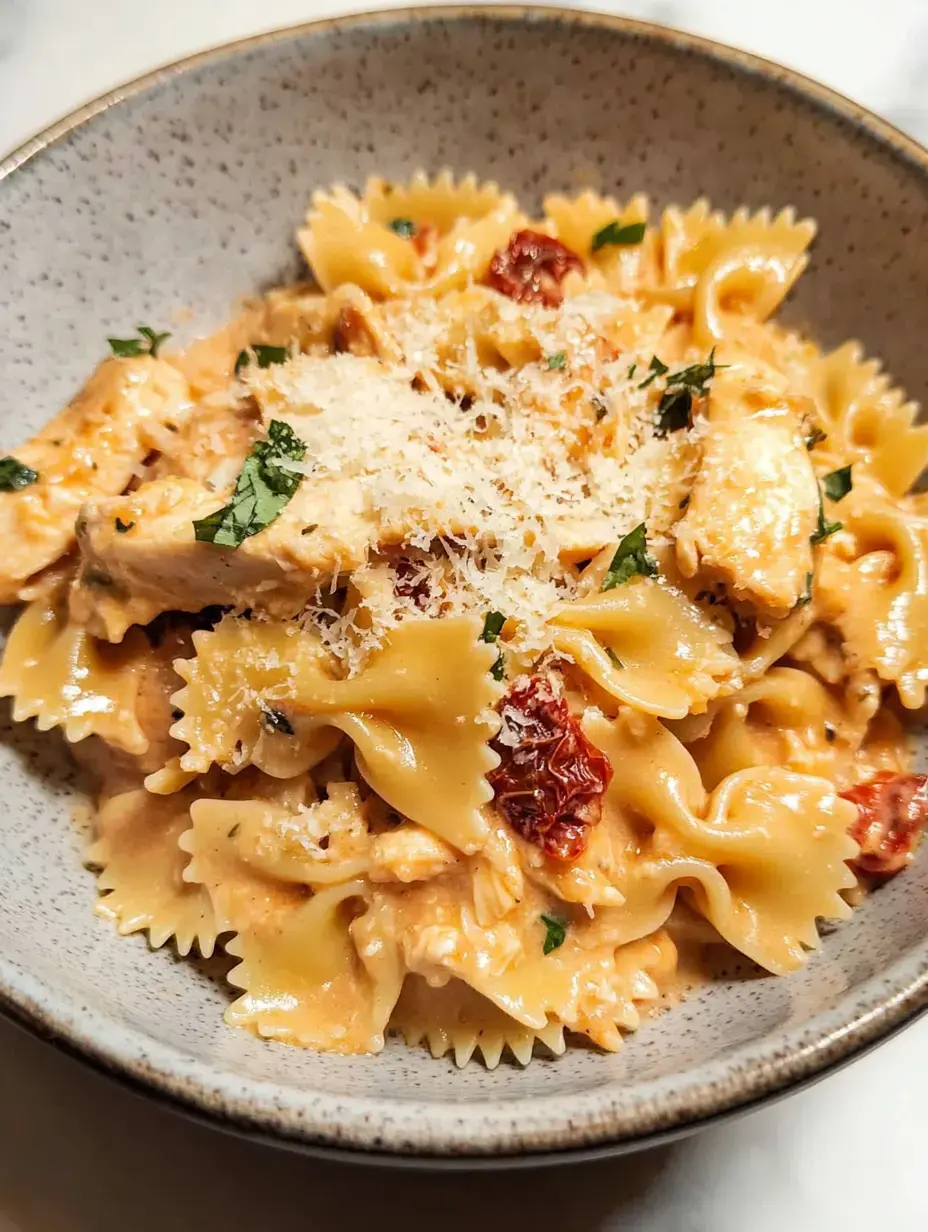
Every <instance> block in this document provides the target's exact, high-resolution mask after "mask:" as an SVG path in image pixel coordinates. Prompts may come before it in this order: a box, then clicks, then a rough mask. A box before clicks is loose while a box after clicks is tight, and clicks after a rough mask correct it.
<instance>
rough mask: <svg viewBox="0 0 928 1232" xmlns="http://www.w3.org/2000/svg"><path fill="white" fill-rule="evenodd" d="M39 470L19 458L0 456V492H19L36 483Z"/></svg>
mask: <svg viewBox="0 0 928 1232" xmlns="http://www.w3.org/2000/svg"><path fill="white" fill-rule="evenodd" d="M38 477H39V472H38V471H34V470H33V469H32V467H31V466H26V464H25V463H24V462H20V461H19V460H18V459H17V458H11V457H6V458H0V492H19V491H20V490H21V489H22V488H28V487H29V485H30V484H32V483H35V482H36V480H37V479H38Z"/></svg>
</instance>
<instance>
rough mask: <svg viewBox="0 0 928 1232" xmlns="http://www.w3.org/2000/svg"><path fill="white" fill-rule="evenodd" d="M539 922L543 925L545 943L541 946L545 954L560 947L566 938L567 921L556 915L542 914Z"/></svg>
mask: <svg viewBox="0 0 928 1232" xmlns="http://www.w3.org/2000/svg"><path fill="white" fill-rule="evenodd" d="M541 922H542V924H544V926H545V943H544V946H543V947H542V949H543V952H544V953H545V954H550V953H551V951H552V950H557V949H560V947H561V946H562V945H563V944H564V942H565V941H566V940H567V922H566V921H565V920H561V919H558V917H557V916H556V915H543V916H542V917H541Z"/></svg>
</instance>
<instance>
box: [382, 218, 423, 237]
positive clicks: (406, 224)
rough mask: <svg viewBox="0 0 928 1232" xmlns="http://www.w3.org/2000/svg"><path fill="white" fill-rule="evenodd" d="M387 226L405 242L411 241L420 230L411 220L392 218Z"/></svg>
mask: <svg viewBox="0 0 928 1232" xmlns="http://www.w3.org/2000/svg"><path fill="white" fill-rule="evenodd" d="M387 226H388V227H389V228H390V230H391V231H393V232H395V233H396V234H397V235H398V236H399V237H400V239H404V240H411V239H412V237H413V236H414V235H415V234H416V231H417V230H418V228H417V227H416V224H415V223H414V222H413V220H412V219H411V218H391V219H390V221H389V222H388V223H387Z"/></svg>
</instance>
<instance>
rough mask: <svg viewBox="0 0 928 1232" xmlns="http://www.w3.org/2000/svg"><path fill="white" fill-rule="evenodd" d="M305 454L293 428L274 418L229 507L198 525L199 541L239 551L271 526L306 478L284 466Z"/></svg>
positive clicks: (250, 458) (248, 461) (255, 448)
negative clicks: (238, 548)
mask: <svg viewBox="0 0 928 1232" xmlns="http://www.w3.org/2000/svg"><path fill="white" fill-rule="evenodd" d="M305 453H306V446H305V445H304V444H303V442H302V441H301V440H300V438H299V437H298V436H297V435H296V433H295V432H294V431H293V429H292V428H291V427H290V425H289V424H286V423H283V422H282V421H281V420H279V419H272V420H271V422H270V424H269V425H268V429H267V439H266V440H263V441H258V442H257V444H255V445H253V446H252V450H251V453H250V454H249V455H248V457H247V458H246V459H245V465H244V466H243V467H242V473H241V474H240V475H239V477H238V480H237V481H236V484H235V491H234V492H233V493H232V500H231V501H230V502H229V504H228V505H224V506H223V508H222V509H217V510H216V512H215V513H211V514H209V515H208V517H205V518H200V519H199V521H196V522H194V524H193V530H194V534H195V535H196V538H197V539H198V540H199V541H200V542H201V543H213V544H215V545H216V546H217V547H223V548H237V547H238V546H239V545H240V544H242V543H244V542H245V540H246V539H249V538H250V537H251V536H252V535H256V534H257V533H258V532H259V531H262V530H264V528H265V527H266V526H270V524H271V523H272V522H273V521H274V519H275V518H276V517H277V516H278V515H279V514H280V512H281V510H282V509H283V508H284V507H285V505H287V503H288V502H289V501H290V500H291V498H292V497H293V495H294V493H295V492H296V490H297V488H298V487H299V486H300V482H301V480H302V478H303V476H302V475H301V474H299V472H297V471H290V470H285V469H283V468H282V466H281V463H283V462H300V461H302V459H303V456H304V455H305Z"/></svg>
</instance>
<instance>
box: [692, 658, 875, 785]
mask: <svg viewBox="0 0 928 1232" xmlns="http://www.w3.org/2000/svg"><path fill="white" fill-rule="evenodd" d="M863 734H864V732H863V729H862V728H859V727H855V729H854V730H849V724H848V722H847V720H846V716H845V713H844V710H843V708H842V706H841V704H840V702H839V701H838V699H837V698H836V697H834V696H833V695H832V694H831V692H830V691H829V690H828V689H827V688H826V687H825V686H824V685H823V684H822V683H821V682H820V681H819V680H817V679H816V678H815V677H814V676H812V675H810V674H809V673H808V672H803V671H799V670H798V669H796V668H793V667H775V668H773V669H772V670H771V671H769V672H768V673H767V674H766V676H762V677H761V678H760V679H759V680H755V681H752V682H751V683H750V684H747V685H745V687H744V688H743V689H741V690H740V691H739V692H738V693H735V694H733V695H732V696H731V697H726V698H724V699H723V700H721V701H719V702H717V703H716V704H715V710H714V713H713V715H712V726H711V728H710V729H709V731H708V733H707V734H706V735H705V736H703V737H702V738H700V739H698V740H692V741H686V744H687V748H688V749H689V751H690V753H691V754H692V755H693V757H694V759H695V761H696V764H697V766H698V767H699V772H700V774H701V775H702V780H703V782H704V783H705V785H706V786H707V787H708V788H709V789H710V790H711V789H712V788H714V787H717V786H718V784H719V783H720V782H721V781H722V779H724V778H727V777H728V775H729V774H734V773H735V772H736V771H737V770H746V769H748V768H749V767H750V766H775V765H781V766H786V767H787V768H788V769H791V770H796V771H798V772H800V773H804V774H825V775H826V777H831V776H832V775H833V774H834V771H835V769H836V761H837V758H838V755H839V753H840V754H842V755H847V754H851V755H852V754H853V753H854V752H856V750H857V748H858V747H859V745H860V741H861V739H862V737H863Z"/></svg>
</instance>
